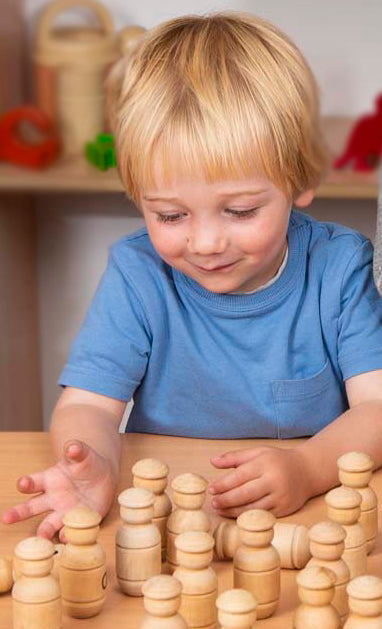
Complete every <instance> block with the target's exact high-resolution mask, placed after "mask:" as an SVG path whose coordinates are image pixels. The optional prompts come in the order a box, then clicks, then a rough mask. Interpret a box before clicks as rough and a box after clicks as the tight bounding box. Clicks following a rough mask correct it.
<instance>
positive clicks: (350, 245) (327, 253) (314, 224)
mask: <svg viewBox="0 0 382 629" xmlns="http://www.w3.org/2000/svg"><path fill="white" fill-rule="evenodd" d="M290 222H291V229H295V230H298V231H300V232H301V234H302V239H303V241H304V242H305V246H306V248H307V251H308V254H309V256H310V257H313V258H315V257H318V258H320V259H325V260H326V261H331V262H333V261H335V260H336V259H337V260H341V261H342V263H344V262H345V261H346V263H348V262H349V261H350V260H351V259H352V258H354V257H358V256H361V257H364V256H366V257H368V258H371V257H372V253H373V246H372V244H371V242H370V240H369V238H367V237H366V236H364V235H363V234H361V233H360V232H358V231H357V230H355V229H353V228H351V227H347V226H345V225H341V224H340V223H335V222H332V221H319V220H317V219H315V218H313V217H312V216H309V215H308V214H305V213H304V212H297V211H293V212H292V214H291V219H290Z"/></svg>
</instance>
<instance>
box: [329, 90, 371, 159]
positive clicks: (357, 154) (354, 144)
mask: <svg viewBox="0 0 382 629" xmlns="http://www.w3.org/2000/svg"><path fill="white" fill-rule="evenodd" d="M375 105H376V110H377V111H376V113H375V114H372V115H370V116H363V117H362V118H360V119H359V120H358V122H357V123H356V124H355V126H354V128H353V130H352V132H351V134H350V136H349V140H348V143H347V146H346V149H345V151H344V153H343V154H342V155H341V156H340V157H338V158H337V159H336V161H335V162H334V167H335V168H343V167H344V166H346V165H347V164H348V163H351V165H352V167H353V168H354V170H359V171H369V170H373V169H374V168H375V167H376V166H377V164H378V162H379V160H380V158H381V154H382V94H379V95H378V96H377V98H376V100H375Z"/></svg>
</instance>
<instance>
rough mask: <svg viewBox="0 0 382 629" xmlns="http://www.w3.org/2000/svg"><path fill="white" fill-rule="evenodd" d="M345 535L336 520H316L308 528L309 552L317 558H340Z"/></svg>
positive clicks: (332, 559) (330, 559) (331, 559)
mask: <svg viewBox="0 0 382 629" xmlns="http://www.w3.org/2000/svg"><path fill="white" fill-rule="evenodd" d="M345 537H346V532H345V529H344V528H343V527H342V526H341V525H340V524H338V523H337V522H331V521H329V520H327V521H324V522H318V523H317V524H314V525H313V526H312V527H311V528H310V530H309V539H310V552H311V553H312V555H313V557H317V558H318V559H324V560H329V561H334V560H336V559H340V557H341V555H342V553H343V551H344V548H345V543H344V542H345Z"/></svg>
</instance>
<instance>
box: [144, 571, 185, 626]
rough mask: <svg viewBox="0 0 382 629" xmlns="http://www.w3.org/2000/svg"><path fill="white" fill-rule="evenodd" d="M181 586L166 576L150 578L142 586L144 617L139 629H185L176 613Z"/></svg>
mask: <svg viewBox="0 0 382 629" xmlns="http://www.w3.org/2000/svg"><path fill="white" fill-rule="evenodd" d="M181 591H182V584H181V583H180V582H179V581H178V579H175V578H174V577H171V576H170V575H167V574H161V575H158V576H156V577H151V578H150V579H148V580H147V581H146V582H145V583H144V584H143V586H142V593H143V596H144V599H143V605H144V607H145V610H146V615H145V617H144V619H143V621H142V623H141V625H140V629H187V624H186V622H185V620H184V618H183V617H182V616H181V615H180V614H179V613H178V610H179V607H180V593H181Z"/></svg>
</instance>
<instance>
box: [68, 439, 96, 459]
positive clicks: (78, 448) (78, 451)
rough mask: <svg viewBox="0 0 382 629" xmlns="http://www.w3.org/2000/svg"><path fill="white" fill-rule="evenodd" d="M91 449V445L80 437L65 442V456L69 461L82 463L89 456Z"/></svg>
mask: <svg viewBox="0 0 382 629" xmlns="http://www.w3.org/2000/svg"><path fill="white" fill-rule="evenodd" d="M89 450H90V448H89V446H88V445H87V444H86V443H84V442H83V441H80V440H79V439H71V440H70V441H66V443H65V444H64V456H65V458H66V459H67V461H69V463H70V462H72V461H73V462H76V463H81V462H82V461H83V460H84V459H86V457H87V456H88V454H89Z"/></svg>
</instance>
